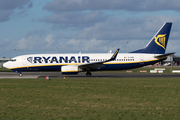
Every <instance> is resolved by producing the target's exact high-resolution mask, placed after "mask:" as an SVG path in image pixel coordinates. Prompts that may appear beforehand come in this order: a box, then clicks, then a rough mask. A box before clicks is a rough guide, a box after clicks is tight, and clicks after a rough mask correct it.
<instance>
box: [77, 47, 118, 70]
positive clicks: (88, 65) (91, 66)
mask: <svg viewBox="0 0 180 120" xmlns="http://www.w3.org/2000/svg"><path fill="white" fill-rule="evenodd" d="M118 52H119V49H117V50H116V52H115V53H114V54H113V56H112V57H111V58H110V59H108V60H106V61H100V62H93V63H85V64H81V65H79V66H78V67H79V68H80V69H84V70H90V69H98V68H100V67H103V63H106V62H110V61H113V60H115V59H116V57H117V54H118Z"/></svg>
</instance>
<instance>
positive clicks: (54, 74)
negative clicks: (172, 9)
mask: <svg viewBox="0 0 180 120" xmlns="http://www.w3.org/2000/svg"><path fill="white" fill-rule="evenodd" d="M46 77H49V79H50V78H64V77H65V78H143V77H144V78H153V77H154V78H155V77H156V78H158V77H160V78H163V77H164V78H167V77H168V78H173V77H176V78H180V74H178V73H173V74H165V73H164V74H163V73H161V74H160V73H105V72H103V73H101V72H92V76H91V77H86V75H85V72H82V73H79V74H77V75H62V74H61V72H24V73H23V76H22V77H20V76H19V74H18V73H14V72H0V79H2V78H46Z"/></svg>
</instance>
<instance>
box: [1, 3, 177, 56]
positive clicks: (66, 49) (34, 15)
mask: <svg viewBox="0 0 180 120" xmlns="http://www.w3.org/2000/svg"><path fill="white" fill-rule="evenodd" d="M165 22H172V23H173V25H172V29H171V34H170V37H169V41H168V45H167V49H166V52H167V53H168V52H176V54H175V55H180V49H179V48H180V47H179V46H180V0H171V2H169V0H136V2H135V1H134V0H0V51H1V52H0V58H2V57H6V58H9V57H10V58H12V57H15V56H18V55H24V54H41V53H45V54H51V53H79V52H81V53H108V51H109V50H112V51H113V52H115V51H116V49H117V48H120V53H126V52H131V51H134V50H138V49H140V48H143V47H144V46H146V44H148V42H149V41H150V40H151V38H152V37H153V36H154V34H155V33H156V32H157V31H158V30H159V29H160V27H161V26H162V25H163V24H164V23H165Z"/></svg>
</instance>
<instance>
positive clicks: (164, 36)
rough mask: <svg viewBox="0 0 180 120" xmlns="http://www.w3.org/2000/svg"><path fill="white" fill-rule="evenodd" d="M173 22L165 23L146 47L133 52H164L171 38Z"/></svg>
mask: <svg viewBox="0 0 180 120" xmlns="http://www.w3.org/2000/svg"><path fill="white" fill-rule="evenodd" d="M171 26H172V23H165V24H164V25H163V26H162V27H161V28H160V30H159V31H158V32H157V33H156V34H155V36H154V37H153V38H152V39H151V41H150V42H149V43H148V44H147V45H146V46H145V48H143V49H140V50H136V51H133V52H131V53H151V54H164V53H165V51H166V46H167V43H168V39H169V34H170V30H171Z"/></svg>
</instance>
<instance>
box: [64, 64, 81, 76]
mask: <svg viewBox="0 0 180 120" xmlns="http://www.w3.org/2000/svg"><path fill="white" fill-rule="evenodd" d="M61 72H62V74H78V73H79V70H78V66H75V65H67V66H62V67H61Z"/></svg>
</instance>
